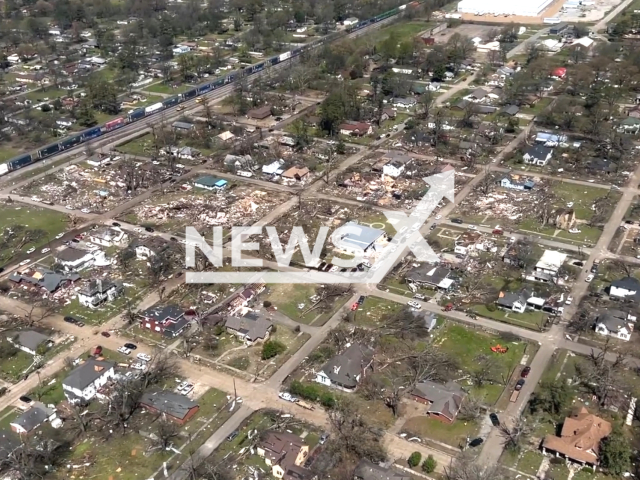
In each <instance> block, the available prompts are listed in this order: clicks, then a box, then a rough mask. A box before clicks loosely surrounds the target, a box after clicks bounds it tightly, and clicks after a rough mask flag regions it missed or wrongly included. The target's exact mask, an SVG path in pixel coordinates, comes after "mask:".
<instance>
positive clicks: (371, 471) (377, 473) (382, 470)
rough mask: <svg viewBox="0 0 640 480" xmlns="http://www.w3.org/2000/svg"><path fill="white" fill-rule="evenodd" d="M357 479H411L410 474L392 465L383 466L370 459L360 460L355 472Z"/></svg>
mask: <svg viewBox="0 0 640 480" xmlns="http://www.w3.org/2000/svg"><path fill="white" fill-rule="evenodd" d="M353 477H354V478H355V479H357V480H411V477H410V476H409V475H404V474H402V473H400V472H398V471H396V470H394V469H393V468H391V467H381V466H380V465H376V464H375V463H372V462H370V461H369V460H360V463H358V465H357V466H356V469H355V471H354V472H353Z"/></svg>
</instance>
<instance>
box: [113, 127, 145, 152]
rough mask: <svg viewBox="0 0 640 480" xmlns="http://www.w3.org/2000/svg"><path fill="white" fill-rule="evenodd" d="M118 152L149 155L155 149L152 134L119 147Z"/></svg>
mask: <svg viewBox="0 0 640 480" xmlns="http://www.w3.org/2000/svg"><path fill="white" fill-rule="evenodd" d="M116 148H117V150H119V151H121V152H122V153H128V154H130V155H141V156H145V155H149V153H150V152H151V151H152V149H153V137H152V136H151V134H150V133H147V134H146V135H143V136H141V137H138V138H136V139H135V140H131V141H130V142H127V143H123V144H121V145H118V146H117V147H116Z"/></svg>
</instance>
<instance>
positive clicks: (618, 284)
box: [609, 277, 640, 298]
mask: <svg viewBox="0 0 640 480" xmlns="http://www.w3.org/2000/svg"><path fill="white" fill-rule="evenodd" d="M638 292H640V280H638V279H637V278H635V277H624V278H621V279H620V280H616V281H614V282H611V285H610V286H609V295H610V296H611V297H618V298H626V297H635V296H636V295H637V294H638Z"/></svg>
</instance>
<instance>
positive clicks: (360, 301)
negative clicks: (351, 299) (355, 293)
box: [358, 295, 367, 305]
mask: <svg viewBox="0 0 640 480" xmlns="http://www.w3.org/2000/svg"><path fill="white" fill-rule="evenodd" d="M366 299H367V297H366V296H364V295H360V297H359V298H358V303H359V304H360V305H362V304H363V303H364V301H365V300H366Z"/></svg>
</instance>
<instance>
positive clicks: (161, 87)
mask: <svg viewBox="0 0 640 480" xmlns="http://www.w3.org/2000/svg"><path fill="white" fill-rule="evenodd" d="M190 88H193V87H190V86H189V85H180V86H178V87H175V88H174V87H172V86H171V85H167V84H166V83H164V82H160V83H155V84H153V85H150V86H146V87H142V90H145V91H146V92H153V93H165V94H168V95H172V94H178V93H182V92H186V91H187V90H189V89H190Z"/></svg>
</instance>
